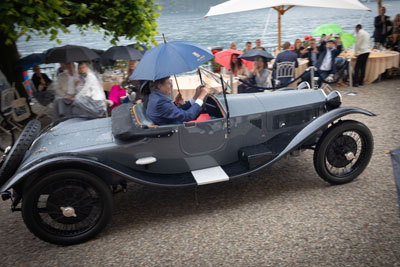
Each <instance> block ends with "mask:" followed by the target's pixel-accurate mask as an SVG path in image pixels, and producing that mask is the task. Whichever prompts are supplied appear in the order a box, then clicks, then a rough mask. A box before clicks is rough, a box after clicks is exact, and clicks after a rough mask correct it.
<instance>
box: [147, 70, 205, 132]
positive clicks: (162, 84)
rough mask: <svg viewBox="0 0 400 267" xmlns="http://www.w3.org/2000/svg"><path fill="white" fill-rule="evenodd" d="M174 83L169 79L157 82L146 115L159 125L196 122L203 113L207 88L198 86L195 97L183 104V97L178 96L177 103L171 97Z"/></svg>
mask: <svg viewBox="0 0 400 267" xmlns="http://www.w3.org/2000/svg"><path fill="white" fill-rule="evenodd" d="M171 90H172V82H171V80H170V79H169V77H165V78H162V79H159V80H156V81H155V90H154V91H153V92H152V93H151V94H150V96H149V102H148V104H147V109H146V114H147V116H149V118H150V119H151V120H152V121H153V122H154V123H155V124H157V125H167V124H182V123H184V122H187V121H191V120H195V119H196V118H197V116H198V115H199V113H200V111H201V107H202V105H203V102H204V98H205V97H206V95H207V94H208V89H207V88H206V87H205V86H202V85H200V86H198V87H197V88H196V93H195V94H194V96H193V97H192V98H191V99H190V100H189V101H187V102H186V103H184V102H183V99H182V95H181V94H178V95H177V96H176V98H175V103H174V102H172V100H171V98H170V95H171Z"/></svg>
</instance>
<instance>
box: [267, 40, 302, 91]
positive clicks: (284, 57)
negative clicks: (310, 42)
mask: <svg viewBox="0 0 400 267" xmlns="http://www.w3.org/2000/svg"><path fill="white" fill-rule="evenodd" d="M282 48H283V52H281V53H279V54H278V56H277V57H276V59H275V62H274V66H273V69H274V77H276V75H277V73H276V72H277V64H278V63H280V62H294V67H295V68H297V67H298V66H299V62H297V54H296V53H295V52H292V51H290V50H289V48H290V43H289V42H285V43H284V44H283V45H282ZM293 78H294V69H293V76H292V77H286V78H279V83H278V85H279V86H282V85H283V86H287V85H289V83H291V81H292V80H293Z"/></svg>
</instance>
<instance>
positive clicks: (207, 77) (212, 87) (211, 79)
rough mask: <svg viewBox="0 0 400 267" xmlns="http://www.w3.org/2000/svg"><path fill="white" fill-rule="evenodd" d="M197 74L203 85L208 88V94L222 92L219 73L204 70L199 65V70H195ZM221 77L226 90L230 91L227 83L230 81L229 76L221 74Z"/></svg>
mask: <svg viewBox="0 0 400 267" xmlns="http://www.w3.org/2000/svg"><path fill="white" fill-rule="evenodd" d="M199 72H200V75H199ZM197 75H198V76H201V80H202V82H203V85H205V86H206V87H207V88H208V89H209V91H210V94H222V86H221V78H220V74H218V73H214V72H211V71H209V70H206V69H204V68H202V67H199V71H198V72H197ZM222 78H223V82H224V88H225V89H226V90H227V92H228V93H232V88H231V86H230V85H229V84H230V83H231V82H230V76H228V75H223V76H222ZM199 79H200V77H199Z"/></svg>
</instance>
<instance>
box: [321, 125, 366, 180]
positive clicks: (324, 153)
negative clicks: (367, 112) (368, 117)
mask: <svg viewBox="0 0 400 267" xmlns="http://www.w3.org/2000/svg"><path fill="white" fill-rule="evenodd" d="M373 146H374V142H373V137H372V134H371V131H370V130H369V129H368V127H367V126H365V125H364V124H362V123H360V122H357V121H352V120H348V121H341V122H339V123H337V124H335V125H334V126H332V127H330V128H329V129H328V130H327V131H326V132H325V133H324V134H323V135H322V137H321V139H320V140H319V141H318V144H317V147H316V150H315V152H314V167H315V170H316V171H317V173H318V174H319V176H320V177H321V178H322V179H323V180H325V181H327V182H328V183H331V184H344V183H348V182H351V181H353V180H354V179H355V178H357V177H358V176H359V175H360V174H361V173H362V172H363V171H364V169H365V168H366V167H367V165H368V163H369V160H370V159H371V156H372V151H373Z"/></svg>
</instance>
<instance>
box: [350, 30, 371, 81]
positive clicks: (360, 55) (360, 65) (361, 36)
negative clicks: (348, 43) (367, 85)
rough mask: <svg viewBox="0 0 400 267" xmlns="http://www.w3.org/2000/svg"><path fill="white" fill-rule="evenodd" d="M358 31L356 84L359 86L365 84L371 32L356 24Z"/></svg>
mask: <svg viewBox="0 0 400 267" xmlns="http://www.w3.org/2000/svg"><path fill="white" fill-rule="evenodd" d="M356 33H357V41H356V49H355V56H356V57H357V61H356V67H355V69H354V85H353V86H355V87H357V86H358V85H360V86H363V85H364V77H365V68H366V66H367V60H368V56H369V52H370V47H369V39H370V36H369V34H368V33H367V32H366V31H365V30H363V28H362V26H361V25H360V24H358V25H357V26H356Z"/></svg>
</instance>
